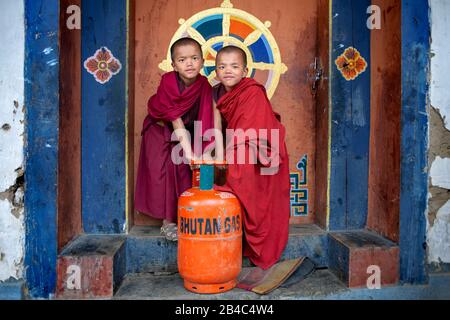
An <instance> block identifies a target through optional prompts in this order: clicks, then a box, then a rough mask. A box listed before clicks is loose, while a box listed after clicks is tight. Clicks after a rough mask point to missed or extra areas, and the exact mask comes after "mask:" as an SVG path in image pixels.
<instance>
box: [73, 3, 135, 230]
mask: <svg viewBox="0 0 450 320" xmlns="http://www.w3.org/2000/svg"><path fill="white" fill-rule="evenodd" d="M82 8H83V10H82V40H81V41H82V61H83V63H87V61H90V63H91V65H90V67H91V69H90V71H91V72H92V73H94V74H91V73H89V72H88V70H87V69H86V65H84V68H83V70H82V127H81V130H82V135H81V139H82V153H81V154H82V156H81V161H82V165H81V168H82V169H81V170H82V217H83V218H82V221H83V228H84V231H85V232H86V233H101V234H110V233H123V232H125V231H126V217H125V215H126V213H125V211H126V210H125V207H126V194H125V192H126V161H125V141H126V135H125V132H126V131H125V115H126V112H127V98H126V70H125V67H126V65H127V57H126V44H127V42H126V39H127V37H126V29H127V28H126V23H127V16H126V15H127V7H126V1H125V0H98V1H89V0H84V1H82ZM98 50H100V51H98ZM101 50H103V52H101ZM108 50H109V52H108ZM94 59H97V60H96V61H97V63H96V62H95V61H94V62H93V60H94ZM102 59H104V61H103V60H102ZM102 61H103V62H105V63H106V64H105V65H101V62H102ZM112 63H113V64H112ZM119 63H120V65H119ZM119 66H120V67H119ZM106 69H107V70H106Z"/></svg>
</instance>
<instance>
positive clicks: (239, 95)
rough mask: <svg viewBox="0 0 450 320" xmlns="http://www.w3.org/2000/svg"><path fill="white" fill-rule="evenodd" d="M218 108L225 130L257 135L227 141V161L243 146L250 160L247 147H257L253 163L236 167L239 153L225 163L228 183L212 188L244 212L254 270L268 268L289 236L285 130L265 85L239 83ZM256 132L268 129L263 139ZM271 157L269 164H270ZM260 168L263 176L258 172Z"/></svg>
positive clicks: (247, 252)
mask: <svg viewBox="0 0 450 320" xmlns="http://www.w3.org/2000/svg"><path fill="white" fill-rule="evenodd" d="M217 108H218V109H219V111H220V113H221V115H222V116H223V117H224V118H225V120H226V122H227V129H234V130H237V129H243V130H244V131H246V130H249V129H254V130H256V132H258V136H259V138H255V137H252V135H251V134H250V135H246V137H245V139H244V140H241V142H239V143H237V144H236V143H233V141H232V140H233V139H230V137H227V146H226V152H227V159H228V160H229V158H228V157H229V155H230V154H232V153H230V152H232V151H237V150H239V148H240V146H241V147H242V144H244V145H245V152H246V153H247V154H250V156H251V155H252V154H254V153H253V152H252V151H251V149H252V148H254V147H255V146H257V148H258V152H257V159H256V160H257V161H254V162H253V163H255V162H256V164H251V163H249V160H248V159H247V160H246V162H245V164H238V163H236V160H237V156H238V155H237V153H238V152H235V154H234V158H233V160H234V162H235V163H234V164H229V165H228V171H227V182H226V184H225V185H224V186H215V189H216V190H221V191H231V192H233V193H234V194H235V195H236V196H237V197H238V198H239V200H240V202H241V204H242V206H243V207H244V209H245V213H244V218H243V222H244V224H243V226H244V239H245V243H244V255H246V256H248V257H249V259H250V261H252V262H253V263H254V264H255V265H256V266H258V267H260V268H262V269H268V268H270V267H271V266H272V265H274V264H275V263H276V262H277V261H278V260H279V258H280V256H281V254H282V253H283V250H284V248H285V247H286V244H287V240H288V233H289V215H290V201H289V197H290V180H289V159H288V153H287V149H286V145H285V135H286V130H285V128H284V126H283V125H282V124H281V123H280V122H279V121H278V119H277V114H276V113H275V112H274V111H273V110H272V106H271V104H270V102H269V99H268V98H267V95H266V92H265V89H264V87H263V86H262V85H260V84H259V83H257V82H256V81H254V80H253V79H250V78H245V79H243V80H242V81H241V82H240V83H239V84H238V85H237V86H236V87H235V88H233V89H232V90H231V91H230V92H228V93H226V94H225V95H223V96H222V97H221V98H220V99H219V101H218V102H217ZM259 129H267V130H268V132H267V135H266V136H265V137H264V136H261V135H260V134H259ZM271 130H277V131H278V139H277V136H276V135H275V136H274V137H275V140H272V135H271ZM277 154H278V155H279V158H278V162H277V160H276V156H277ZM270 158H272V160H271V161H268V159H270ZM277 163H278V164H279V166H278V165H277ZM271 166H275V168H270V167H271ZM264 169H266V171H267V172H266V174H262V172H263V171H264ZM270 169H273V170H270Z"/></svg>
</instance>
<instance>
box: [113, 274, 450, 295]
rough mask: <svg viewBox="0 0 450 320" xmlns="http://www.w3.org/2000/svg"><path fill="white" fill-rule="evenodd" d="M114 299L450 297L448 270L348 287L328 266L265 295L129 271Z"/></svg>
mask: <svg viewBox="0 0 450 320" xmlns="http://www.w3.org/2000/svg"><path fill="white" fill-rule="evenodd" d="M114 299H117V300H156V299H157V300H311V299H312V300H316V299H324V300H376V299H380V300H385V299H393V300H406V299H407V300H410V299H411V300H416V299H445V300H450V273H445V274H434V275H432V276H430V282H429V284H428V285H414V286H411V285H405V286H392V287H384V288H381V289H378V290H377V289H373V290H370V289H367V288H361V289H348V288H347V287H345V285H344V284H343V283H342V282H341V281H340V280H339V279H338V278H337V277H336V276H335V275H334V274H333V273H331V272H330V271H329V270H328V269H321V270H316V271H315V272H314V273H313V274H312V275H310V276H309V277H308V278H306V279H304V280H303V281H301V282H299V283H297V284H294V285H292V286H291V287H290V288H278V289H276V290H274V291H272V292H271V293H269V294H267V295H263V296H261V295H258V294H255V293H252V292H248V291H245V290H242V289H238V288H235V289H233V290H231V291H228V292H225V293H221V294H216V295H201V294H196V293H191V292H189V291H187V290H185V289H184V287H183V280H182V279H181V278H180V276H179V274H171V275H154V274H129V275H127V276H126V277H125V279H124V281H123V282H122V284H121V286H120V287H119V289H118V290H117V292H116V294H115V296H114Z"/></svg>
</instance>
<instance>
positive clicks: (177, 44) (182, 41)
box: [170, 37, 203, 61]
mask: <svg viewBox="0 0 450 320" xmlns="http://www.w3.org/2000/svg"><path fill="white" fill-rule="evenodd" d="M186 45H193V46H196V47H197V48H198V50H199V52H200V56H201V57H203V53H202V46H201V45H200V43H198V42H197V40H194V39H192V38H188V37H185V38H181V39H178V40H177V41H175V42H174V43H173V44H172V46H171V47H170V57H171V58H172V61H173V58H174V57H173V56H174V53H175V49H176V48H178V47H181V46H186Z"/></svg>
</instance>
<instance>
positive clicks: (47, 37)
mask: <svg viewBox="0 0 450 320" xmlns="http://www.w3.org/2000/svg"><path fill="white" fill-rule="evenodd" d="M25 19H26V28H25V30H26V42H25V59H26V62H25V79H26V80H25V106H26V114H25V122H26V124H27V125H26V129H25V134H26V145H25V161H26V166H25V226H26V240H25V266H26V279H27V287H28V290H29V294H30V295H31V296H32V297H44V298H46V297H48V296H49V295H50V294H51V293H53V292H54V289H55V284H56V256H57V234H56V219H57V217H56V212H57V198H56V197H57V168H58V126H59V1H57V0H26V1H25Z"/></svg>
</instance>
